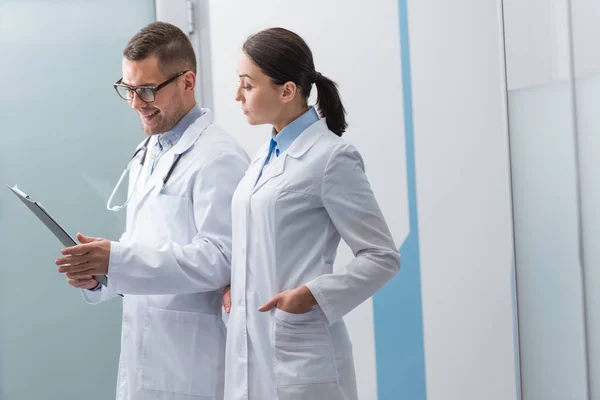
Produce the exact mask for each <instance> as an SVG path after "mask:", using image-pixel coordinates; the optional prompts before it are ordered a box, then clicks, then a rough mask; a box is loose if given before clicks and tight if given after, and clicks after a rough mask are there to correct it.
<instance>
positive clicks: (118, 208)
mask: <svg viewBox="0 0 600 400" xmlns="http://www.w3.org/2000/svg"><path fill="white" fill-rule="evenodd" d="M151 138H152V136H150V137H149V138H148V139H146V141H145V142H144V144H143V145H142V147H140V148H138V149H137V150H136V151H135V153H133V155H132V156H131V158H130V159H129V162H128V163H127V166H126V167H125V169H124V170H123V173H122V174H121V177H120V178H119V181H118V182H117V185H116V186H115V188H114V189H113V191H112V193H111V194H110V197H109V198H108V202H107V203H106V208H107V209H108V210H109V211H121V210H122V209H124V208H125V207H127V204H129V201H131V198H132V197H133V194H134V193H135V188H136V187H137V184H138V181H139V179H140V175H141V173H142V167H143V166H144V163H145V162H146V155H147V154H148V143H150V139H151ZM140 153H142V157H141V159H140V164H139V165H140V167H139V169H138V173H137V175H136V177H135V181H134V183H133V189H132V190H131V193H130V194H128V195H127V200H126V201H125V204H123V205H122V206H112V207H111V205H110V204H111V203H112V201H113V197H115V194H116V193H117V191H118V190H119V188H120V187H121V183H122V182H123V179H125V176H126V175H127V173H128V172H129V170H130V169H131V165H132V164H133V162H132V161H133V160H134V159H135V158H136V157H137V155H138V154H140ZM180 158H181V154H177V155H176V156H175V161H173V164H172V165H171V167H170V168H169V171H168V172H167V174H166V175H165V176H164V177H163V179H162V181H163V184H162V187H163V188H164V187H165V185H166V184H167V182H168V181H169V178H170V177H171V174H172V173H173V170H174V169H175V166H176V165H177V163H178V162H179V159H180Z"/></svg>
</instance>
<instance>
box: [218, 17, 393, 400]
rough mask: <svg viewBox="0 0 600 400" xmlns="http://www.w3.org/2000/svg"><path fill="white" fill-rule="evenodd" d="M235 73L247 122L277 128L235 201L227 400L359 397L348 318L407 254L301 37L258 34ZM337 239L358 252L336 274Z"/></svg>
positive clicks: (331, 88) (333, 91)
mask: <svg viewBox="0 0 600 400" xmlns="http://www.w3.org/2000/svg"><path fill="white" fill-rule="evenodd" d="M237 73H238V75H239V78H240V85H239V87H238V89H237V92H236V100H237V101H239V102H240V103H241V105H242V110H243V112H244V114H245V115H246V117H247V119H248V122H249V123H250V124H251V125H259V124H270V125H272V126H273V131H272V139H271V140H269V142H268V143H266V144H265V145H264V146H263V147H262V149H261V150H259V152H258V154H257V156H256V157H255V158H254V160H253V161H252V163H251V165H250V167H249V169H248V171H247V172H246V175H245V177H244V178H243V179H242V181H241V182H240V184H239V186H238V188H237V190H236V192H235V194H234V197H233V205H232V213H233V249H232V253H233V255H232V281H231V310H230V313H229V321H228V332H227V350H226V353H227V354H226V374H225V375H226V378H225V379H226V383H225V399H226V400H238V399H239V400H241V399H250V400H275V399H279V400H301V399H302V400H312V399H314V400H321V399H327V400H355V399H357V394H356V380H355V373H354V365H353V358H352V345H351V343H350V340H349V337H348V333H347V330H346V326H345V325H344V322H343V320H342V317H343V316H344V315H346V314H347V313H348V312H349V311H351V310H352V309H354V308H355V307H356V306H358V305H359V304H360V303H362V302H363V301H365V300H366V299H367V298H369V297H370V296H372V295H373V294H374V293H375V292H376V291H377V290H379V289H380V288H381V287H382V286H383V285H384V284H385V283H386V282H388V281H389V280H390V279H392V277H394V275H395V274H396V273H397V272H398V270H399V268H400V256H399V254H398V251H397V249H396V246H395V244H394V242H393V240H392V237H391V234H390V231H389V229H388V227H387V225H386V222H385V220H384V218H383V216H382V214H381V211H380V209H379V206H378V205H377V202H376V200H375V198H374V196H373V192H372V191H371V187H370V185H369V182H368V180H367V178H366V176H365V172H364V165H363V161H362V158H361V156H360V155H359V153H358V152H357V150H356V149H355V148H354V147H353V146H352V145H350V144H348V143H346V142H345V141H344V140H342V139H341V138H340V136H341V135H342V133H343V132H344V130H345V129H346V126H347V125H346V122H345V116H344V114H345V111H344V107H343V105H342V103H341V100H340V97H339V94H338V91H337V87H336V85H335V83H334V82H332V81H331V80H330V79H328V78H326V77H324V76H322V75H321V74H319V73H318V72H316V70H315V67H314V63H313V58H312V54H311V51H310V49H309V48H308V46H307V45H306V43H305V42H304V40H302V38H300V37H299V36H298V35H296V34H295V33H293V32H290V31H288V30H285V29H281V28H275V29H268V30H265V31H261V32H259V33H257V34H255V35H253V36H251V37H250V38H248V40H247V41H246V42H245V44H244V46H243V51H242V54H241V57H240V61H239V63H238V69H237ZM312 84H315V85H316V89H317V91H318V99H317V108H318V114H317V111H316V110H315V109H314V108H311V107H309V106H308V105H307V99H308V97H309V95H310V92H311V87H312ZM340 238H343V239H344V241H345V242H346V243H347V244H348V245H349V246H350V248H351V249H352V251H353V253H354V255H355V258H354V259H353V260H352V261H351V262H350V263H348V264H347V265H345V266H342V267H340V268H337V269H336V271H335V272H334V271H333V268H332V266H333V263H334V260H335V256H336V251H337V248H338V244H339V241H340Z"/></svg>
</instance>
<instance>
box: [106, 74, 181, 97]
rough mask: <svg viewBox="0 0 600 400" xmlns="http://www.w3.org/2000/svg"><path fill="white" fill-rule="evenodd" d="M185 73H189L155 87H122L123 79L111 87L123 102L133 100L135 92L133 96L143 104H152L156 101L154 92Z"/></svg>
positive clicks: (175, 77)
mask: <svg viewBox="0 0 600 400" xmlns="http://www.w3.org/2000/svg"><path fill="white" fill-rule="evenodd" d="M186 72H189V70H187V71H181V72H180V73H178V74H177V75H175V76H174V77H172V78H169V79H167V80H166V81H164V82H163V83H161V84H160V85H158V86H155V87H138V86H128V85H124V84H123V83H121V82H122V81H123V78H121V79H119V80H118V81H117V82H116V83H115V84H114V85H113V87H114V88H115V90H116V91H117V94H118V95H119V97H121V98H122V99H123V100H127V101H131V100H133V93H134V92H135V94H137V96H138V98H139V99H140V100H142V101H143V102H144V103H152V102H153V101H154V100H156V92H158V91H159V90H160V89H162V88H164V87H165V86H167V85H168V84H169V83H171V82H173V81H174V80H175V79H177V78H179V77H180V76H181V75H183V74H185V73H186Z"/></svg>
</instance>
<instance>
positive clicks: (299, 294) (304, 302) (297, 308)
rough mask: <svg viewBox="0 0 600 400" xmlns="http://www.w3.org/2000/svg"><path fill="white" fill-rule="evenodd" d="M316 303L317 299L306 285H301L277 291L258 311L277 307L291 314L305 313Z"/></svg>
mask: <svg viewBox="0 0 600 400" xmlns="http://www.w3.org/2000/svg"><path fill="white" fill-rule="evenodd" d="M317 304H318V303H317V300H316V299H315V297H314V296H313V294H312V293H311V291H310V290H309V289H308V286H306V285H303V286H300V287H299V288H296V289H291V290H286V291H284V292H281V293H279V294H278V295H276V296H275V297H273V298H272V299H271V300H270V301H269V302H267V303H266V304H265V305H263V306H262V307H260V308H259V309H258V311H261V312H266V311H270V310H272V309H273V308H279V309H280V310H282V311H285V312H288V313H291V314H305V313H307V312H309V311H310V310H311V309H312V307H313V306H315V305H317Z"/></svg>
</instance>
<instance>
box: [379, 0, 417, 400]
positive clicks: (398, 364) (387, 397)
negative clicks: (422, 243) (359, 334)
mask: <svg viewBox="0 0 600 400" xmlns="http://www.w3.org/2000/svg"><path fill="white" fill-rule="evenodd" d="M406 2H407V0H398V7H399V15H400V51H401V55H402V64H401V69H402V86H403V101H404V132H405V140H406V174H407V185H408V210H409V220H410V233H409V234H408V237H407V238H406V241H405V242H404V243H403V244H402V246H401V247H400V254H401V255H402V262H401V263H402V267H401V268H400V273H399V274H398V275H397V276H396V277H395V278H394V280H392V281H391V282H390V283H389V284H388V285H386V286H385V287H384V288H383V289H382V290H381V291H380V292H379V293H377V294H376V295H375V297H374V298H373V313H374V320H375V347H376V357H377V388H378V398H379V400H400V399H407V400H426V398H427V393H426V388H425V353H424V347H423V317H422V306H421V275H420V256H419V226H418V214H417V185H416V175H415V146H414V131H413V109H412V84H411V72H410V49H409V41H408V15H407V4H406Z"/></svg>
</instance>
